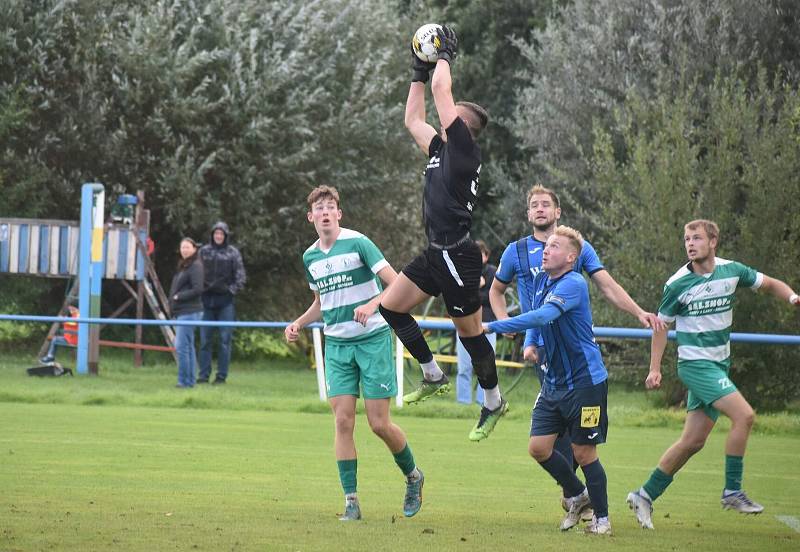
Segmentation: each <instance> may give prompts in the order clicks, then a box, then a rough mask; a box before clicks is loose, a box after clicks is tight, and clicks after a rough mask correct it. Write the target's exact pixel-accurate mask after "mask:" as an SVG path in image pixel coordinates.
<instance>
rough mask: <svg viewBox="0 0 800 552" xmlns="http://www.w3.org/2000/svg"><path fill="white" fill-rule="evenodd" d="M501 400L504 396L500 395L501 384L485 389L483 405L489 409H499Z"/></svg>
mask: <svg viewBox="0 0 800 552" xmlns="http://www.w3.org/2000/svg"><path fill="white" fill-rule="evenodd" d="M501 400H502V397H501V396H500V386H499V385H495V386H494V387H492V388H491V389H484V390H483V406H485V407H486V408H488V409H489V410H497V409H498V408H500V401H501Z"/></svg>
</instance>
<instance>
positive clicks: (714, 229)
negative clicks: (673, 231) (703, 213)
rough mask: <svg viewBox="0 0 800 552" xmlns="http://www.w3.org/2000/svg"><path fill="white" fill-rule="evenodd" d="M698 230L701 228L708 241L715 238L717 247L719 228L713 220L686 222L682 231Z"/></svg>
mask: <svg viewBox="0 0 800 552" xmlns="http://www.w3.org/2000/svg"><path fill="white" fill-rule="evenodd" d="M698 228H702V229H703V230H705V231H706V235H707V236H708V239H709V241H710V240H712V239H715V238H716V240H717V246H719V226H717V223H716V222H714V221H713V220H706V219H697V220H692V221H689V222H687V223H686V224H685V225H684V227H683V229H684V230H697V229H698Z"/></svg>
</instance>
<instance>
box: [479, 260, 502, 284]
mask: <svg viewBox="0 0 800 552" xmlns="http://www.w3.org/2000/svg"><path fill="white" fill-rule="evenodd" d="M496 273H497V267H496V266H494V265H493V264H487V265H486V271H485V272H484V274H483V279H484V280H486V287H492V281H493V280H494V275H495V274H496ZM503 283H506V282H503Z"/></svg>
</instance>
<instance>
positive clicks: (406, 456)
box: [394, 443, 417, 475]
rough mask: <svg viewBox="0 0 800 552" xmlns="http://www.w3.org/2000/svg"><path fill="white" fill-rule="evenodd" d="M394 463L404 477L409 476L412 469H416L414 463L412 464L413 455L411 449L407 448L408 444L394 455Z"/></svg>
mask: <svg viewBox="0 0 800 552" xmlns="http://www.w3.org/2000/svg"><path fill="white" fill-rule="evenodd" d="M394 461H395V463H396V464H397V466H398V467H399V468H400V469H401V470H402V472H403V474H404V475H408V474H410V473H411V472H413V471H414V468H416V467H417V464H416V462H414V455H413V454H412V453H411V447H409V446H408V443H406V446H405V447H403V450H401V451H400V452H397V453H395V454H394Z"/></svg>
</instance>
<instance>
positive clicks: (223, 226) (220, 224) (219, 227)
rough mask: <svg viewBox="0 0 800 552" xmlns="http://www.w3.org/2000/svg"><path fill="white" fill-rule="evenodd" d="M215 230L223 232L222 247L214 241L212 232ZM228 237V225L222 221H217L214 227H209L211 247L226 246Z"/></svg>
mask: <svg viewBox="0 0 800 552" xmlns="http://www.w3.org/2000/svg"><path fill="white" fill-rule="evenodd" d="M217 230H222V231H223V232H225V241H223V242H222V245H219V246H218V245H217V242H215V241H214V232H216V231H217ZM229 235H230V230H229V229H228V225H227V224H225V223H224V222H222V221H219V222H218V223H216V224H215V225H214V226H212V227H211V245H213V246H216V247H225V246H226V245H228V236H229Z"/></svg>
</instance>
